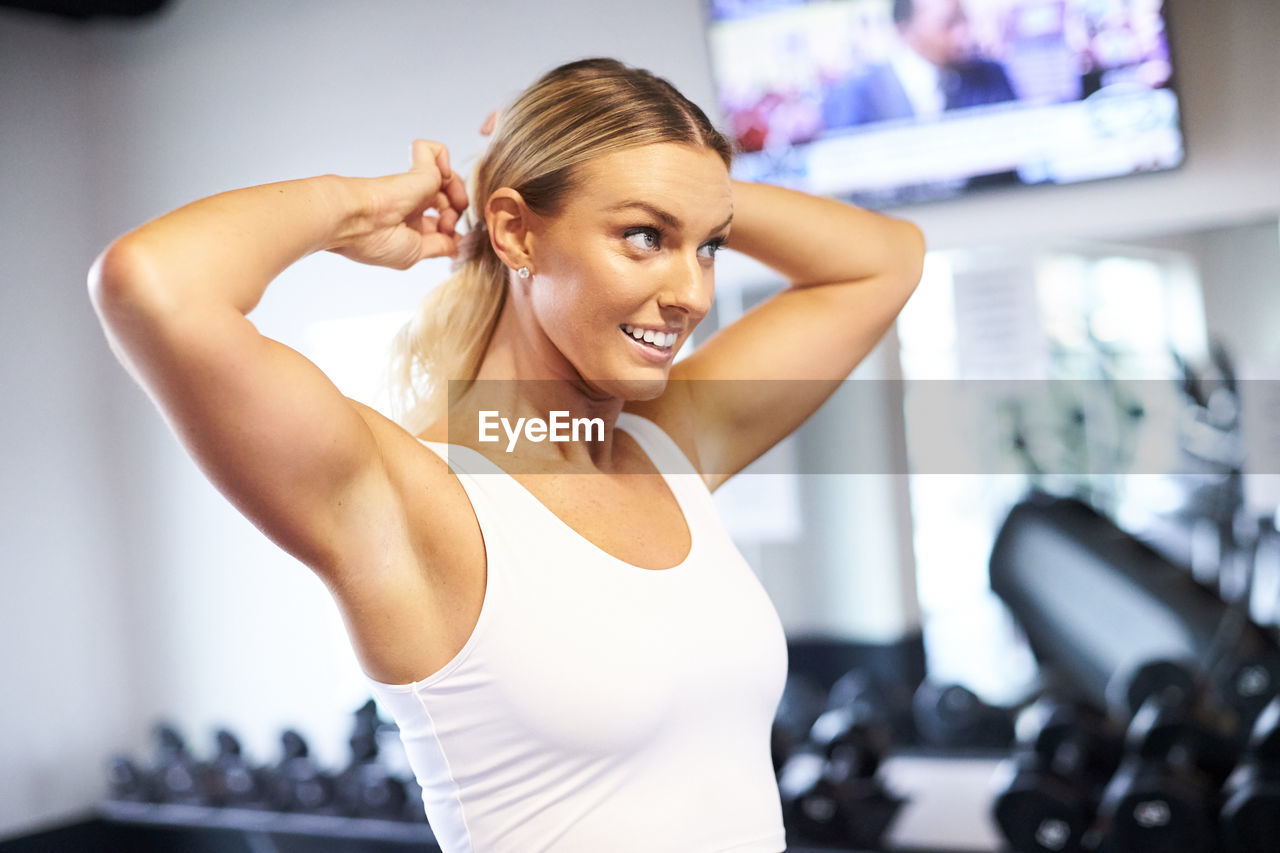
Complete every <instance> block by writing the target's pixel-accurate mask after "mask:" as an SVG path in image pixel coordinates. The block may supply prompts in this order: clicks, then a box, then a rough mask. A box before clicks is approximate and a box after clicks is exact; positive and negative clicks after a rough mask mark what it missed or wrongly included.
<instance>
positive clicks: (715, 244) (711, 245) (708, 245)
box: [698, 240, 724, 260]
mask: <svg viewBox="0 0 1280 853" xmlns="http://www.w3.org/2000/svg"><path fill="white" fill-rule="evenodd" d="M723 245H724V240H708V241H707V242H705V243H703V244H702V245H701V246H699V247H698V256H699V257H703V258H707V259H711V260H714V259H715V256H716V252H718V251H720V247H721V246H723Z"/></svg>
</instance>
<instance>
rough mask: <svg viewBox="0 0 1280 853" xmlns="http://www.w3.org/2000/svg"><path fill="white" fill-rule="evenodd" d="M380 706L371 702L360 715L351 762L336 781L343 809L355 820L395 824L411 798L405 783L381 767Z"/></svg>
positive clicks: (358, 716)
mask: <svg viewBox="0 0 1280 853" xmlns="http://www.w3.org/2000/svg"><path fill="white" fill-rule="evenodd" d="M381 725H382V721H381V720H380V719H379V718H378V710H377V706H376V705H375V704H374V702H373V700H372V699H370V700H369V701H368V702H366V703H365V704H364V705H363V706H361V707H360V709H359V710H358V711H356V724H355V728H354V730H353V731H352V733H351V738H350V741H349V743H350V746H351V761H350V763H349V764H348V765H347V767H346V769H345V770H343V771H342V772H341V773H340V774H338V777H337V779H336V780H335V784H336V791H337V800H338V804H339V807H340V808H341V809H342V811H343V812H345V813H346V814H348V815H351V816H353V817H370V818H385V819H388V820H394V819H398V818H400V816H401V815H402V814H403V813H404V810H405V803H406V802H407V800H408V798H407V796H406V793H405V786H404V782H402V781H401V780H400V779H397V778H395V777H394V776H392V775H391V773H390V772H389V771H388V770H387V768H386V767H384V766H383V765H381V764H380V763H378V728H379V727H380V726H381Z"/></svg>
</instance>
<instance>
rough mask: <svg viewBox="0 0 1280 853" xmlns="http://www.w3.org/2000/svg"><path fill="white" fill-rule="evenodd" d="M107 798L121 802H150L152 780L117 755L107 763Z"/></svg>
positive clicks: (134, 765) (126, 759) (130, 762)
mask: <svg viewBox="0 0 1280 853" xmlns="http://www.w3.org/2000/svg"><path fill="white" fill-rule="evenodd" d="M107 796H108V797H109V798H110V799H112V800H119V801H121V802H129V803H145V802H148V801H149V800H151V798H152V797H151V780H150V779H149V778H148V776H147V774H146V773H145V772H144V771H143V770H142V769H140V768H139V767H138V766H137V765H136V764H134V763H133V762H132V761H130V760H129V759H128V758H125V757H124V756H122V755H117V756H115V757H113V758H112V759H111V760H110V761H109V762H108V763H107Z"/></svg>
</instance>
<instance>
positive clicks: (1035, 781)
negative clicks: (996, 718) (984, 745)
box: [992, 699, 1121, 853]
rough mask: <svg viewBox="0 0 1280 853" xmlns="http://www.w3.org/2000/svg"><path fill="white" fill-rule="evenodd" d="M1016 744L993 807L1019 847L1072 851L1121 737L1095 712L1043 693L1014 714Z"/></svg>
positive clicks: (1021, 851)
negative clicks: (1043, 696)
mask: <svg viewBox="0 0 1280 853" xmlns="http://www.w3.org/2000/svg"><path fill="white" fill-rule="evenodd" d="M1018 741H1019V748H1018V751H1017V752H1016V753H1015V754H1014V756H1013V757H1011V758H1010V759H1009V761H1008V762H1006V763H1005V764H1004V766H1003V773H1004V774H1005V777H1006V779H1005V782H1004V783H1003V784H1002V785H1001V786H1000V789H999V791H998V793H997V794H996V797H995V801H994V803H993V807H992V814H993V817H994V818H995V822H996V825H997V826H998V827H1000V830H1001V831H1002V832H1003V833H1004V836H1005V838H1007V839H1008V841H1009V843H1010V845H1011V846H1012V848H1013V849H1014V850H1015V851H1018V853H1027V851H1036V853H1041V852H1042V851H1044V853H1059V851H1067V853H1071V851H1079V850H1081V849H1083V847H1082V842H1083V839H1084V837H1085V833H1086V832H1087V830H1088V829H1089V826H1090V825H1091V824H1092V822H1093V817H1094V812H1095V810H1096V809H1097V805H1098V800H1099V799H1100V797H1101V793H1102V790H1103V788H1104V786H1105V785H1106V782H1107V779H1109V778H1110V777H1111V775H1112V773H1114V772H1115V769H1116V766H1117V765H1118V763H1119V760H1120V753H1121V743H1120V738H1119V736H1118V734H1117V733H1116V732H1114V731H1113V730H1112V728H1111V727H1110V726H1109V725H1108V721H1107V718H1106V715H1105V714H1103V713H1102V712H1101V711H1098V710H1096V709H1094V708H1091V707H1089V706H1087V705H1083V704H1080V703H1068V702H1058V701H1053V700H1048V699H1044V700H1041V701H1039V702H1037V703H1036V704H1034V705H1032V706H1030V707H1029V708H1027V709H1026V710H1025V711H1023V712H1022V714H1021V715H1019V717H1018Z"/></svg>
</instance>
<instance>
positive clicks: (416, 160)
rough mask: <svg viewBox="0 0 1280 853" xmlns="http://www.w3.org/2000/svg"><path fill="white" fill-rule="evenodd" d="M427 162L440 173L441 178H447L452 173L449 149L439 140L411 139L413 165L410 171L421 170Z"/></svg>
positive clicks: (425, 166)
mask: <svg viewBox="0 0 1280 853" xmlns="http://www.w3.org/2000/svg"><path fill="white" fill-rule="evenodd" d="M428 164H431V165H432V166H434V167H435V169H436V171H438V172H439V173H440V178H441V180H448V179H449V178H450V177H452V175H453V171H452V170H451V169H450V168H449V149H448V148H445V147H444V145H442V144H441V143H439V142H432V141H431V140H429V139H415V140H413V166H412V167H411V168H410V171H423V170H424V169H426V168H428Z"/></svg>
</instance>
